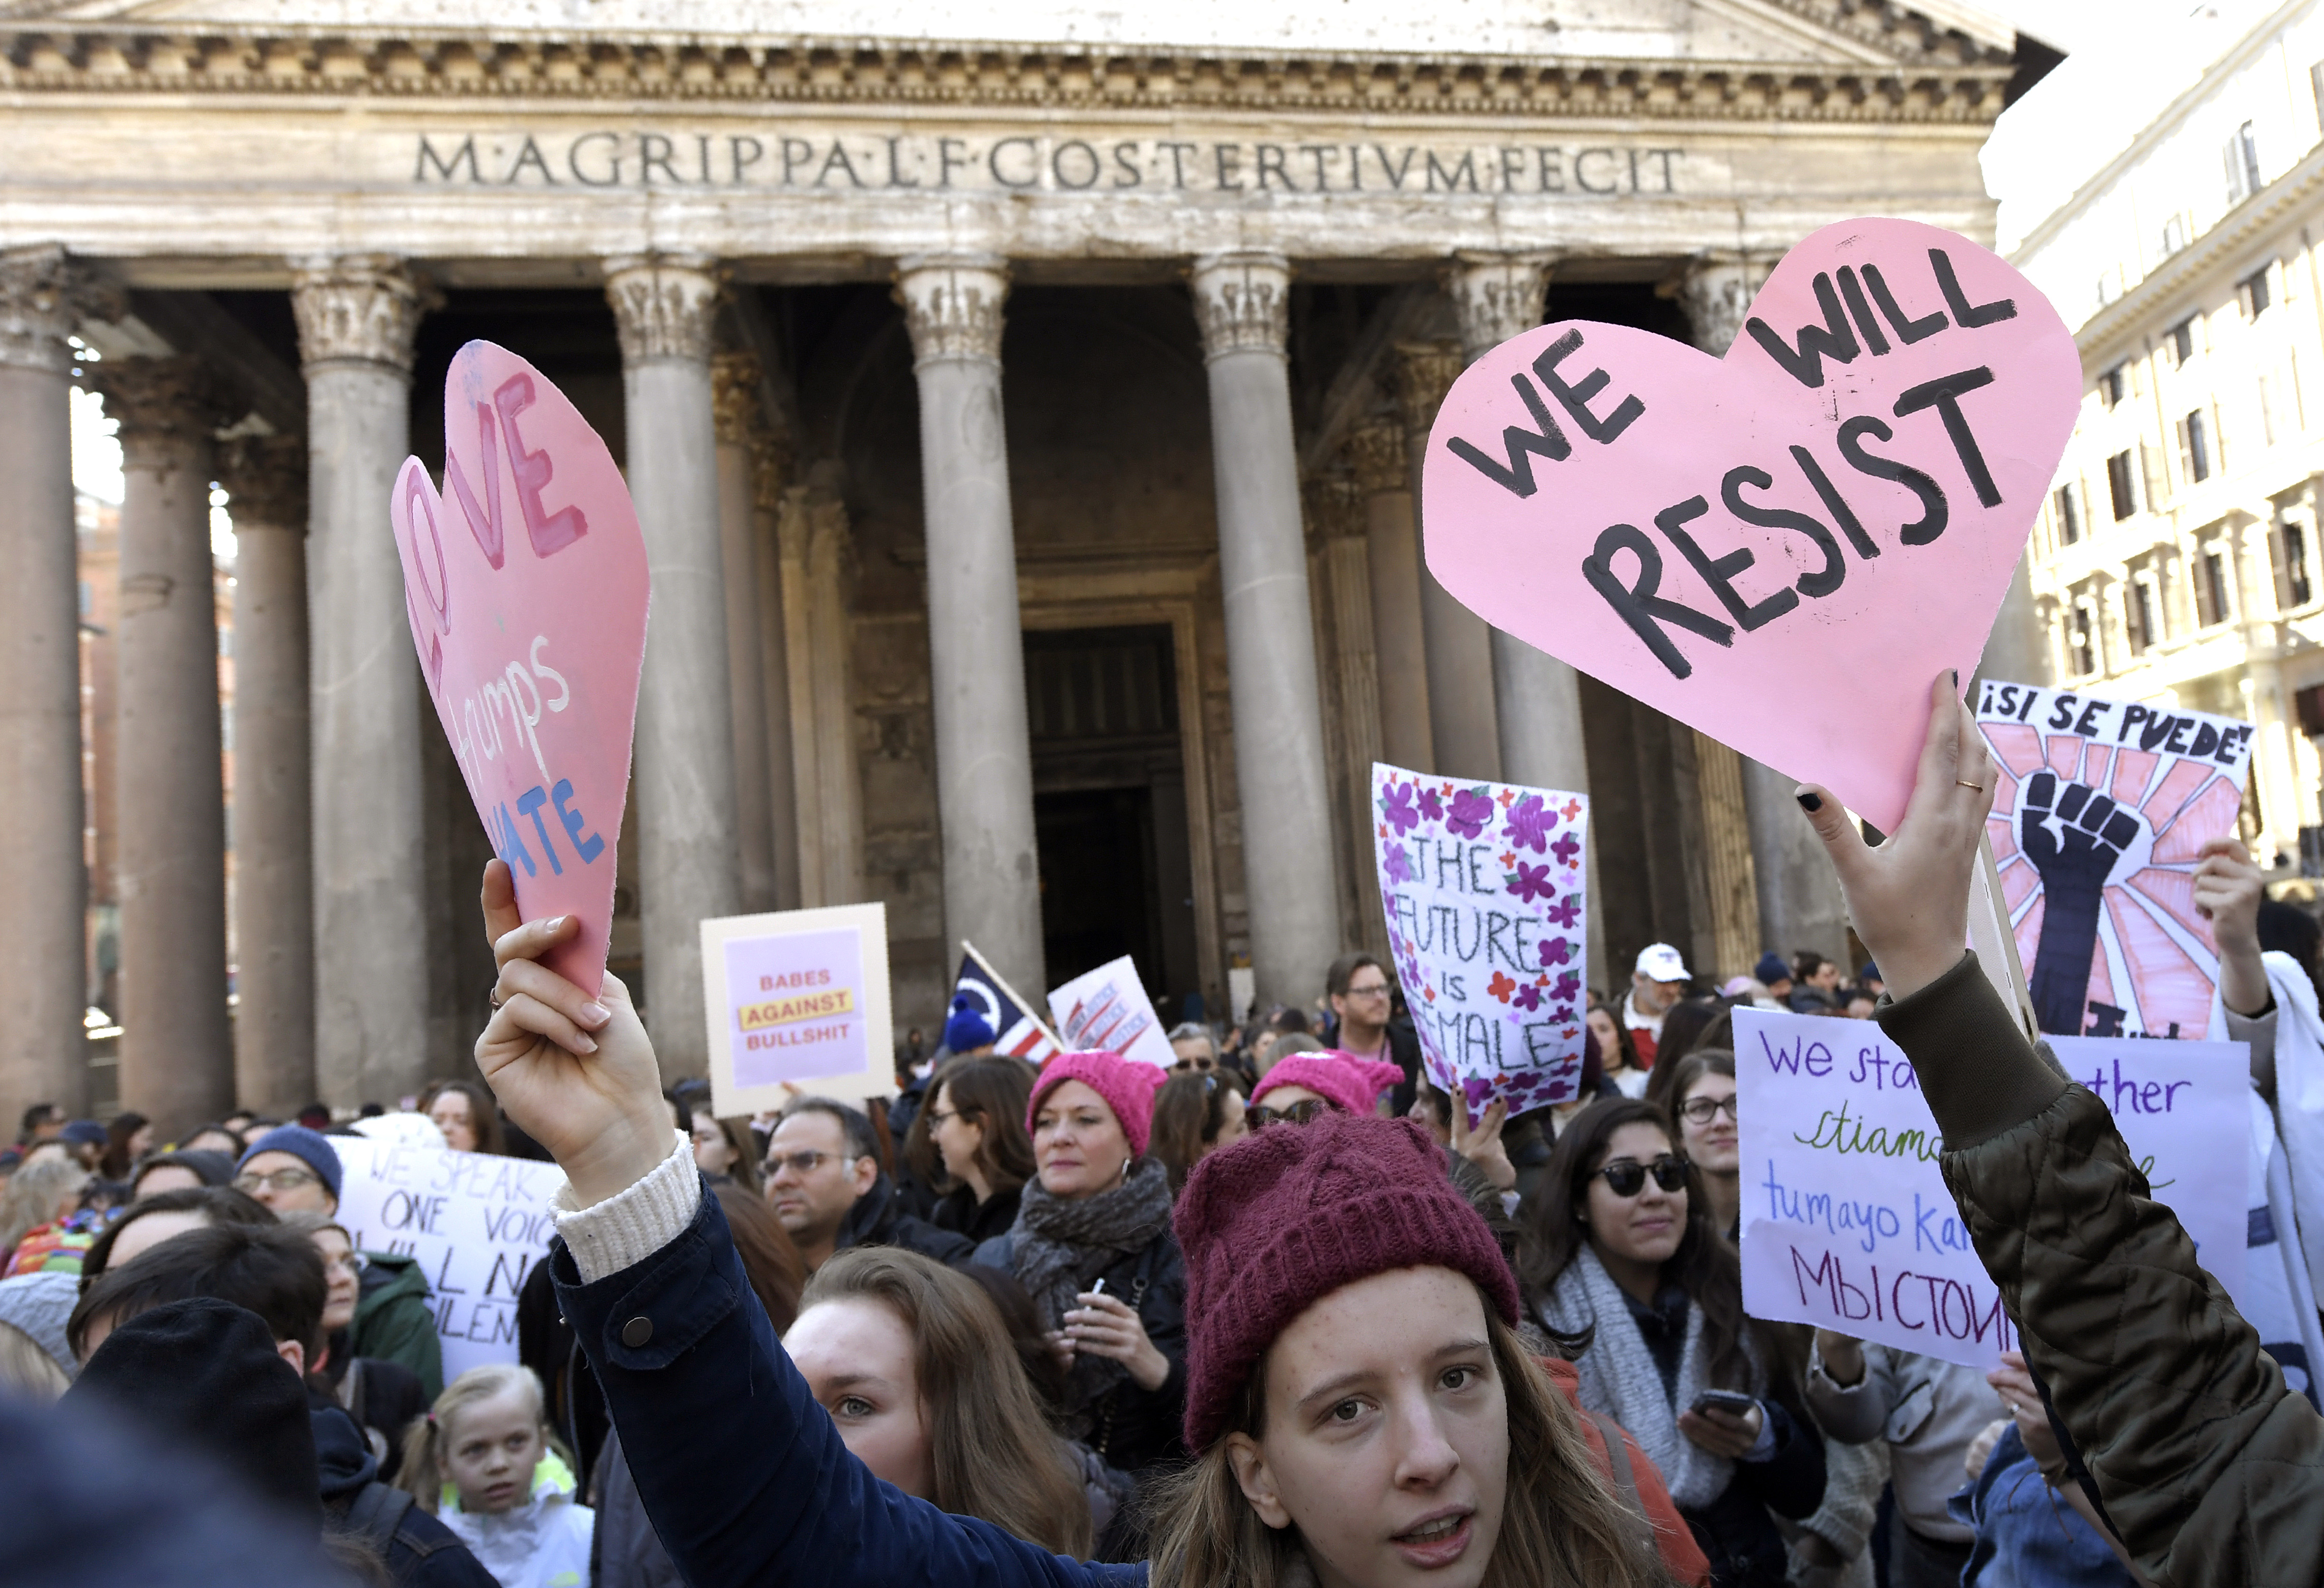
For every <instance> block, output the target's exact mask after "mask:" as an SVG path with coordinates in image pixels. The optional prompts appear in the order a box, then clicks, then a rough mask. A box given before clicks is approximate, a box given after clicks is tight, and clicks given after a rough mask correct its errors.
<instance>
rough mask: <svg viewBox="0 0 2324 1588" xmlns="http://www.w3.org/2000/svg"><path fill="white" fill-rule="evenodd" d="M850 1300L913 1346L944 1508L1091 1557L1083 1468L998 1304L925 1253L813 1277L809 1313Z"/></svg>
mask: <svg viewBox="0 0 2324 1588" xmlns="http://www.w3.org/2000/svg"><path fill="white" fill-rule="evenodd" d="M843 1297H857V1298H861V1299H862V1300H866V1301H874V1302H877V1303H879V1304H880V1305H881V1306H885V1307H886V1308H888V1310H889V1311H890V1312H892V1313H893V1314H895V1315H896V1316H897V1317H899V1318H900V1319H901V1320H902V1321H903V1325H904V1327H905V1329H906V1330H907V1331H908V1332H909V1333H910V1334H911V1336H912V1373H913V1376H914V1378H915V1379H917V1380H918V1384H919V1392H920V1405H921V1406H922V1408H924V1409H925V1411H926V1414H927V1424H928V1458H929V1459H928V1466H929V1470H930V1472H931V1473H933V1474H934V1476H935V1481H936V1493H935V1495H934V1496H933V1498H934V1500H936V1505H937V1506H938V1507H939V1508H940V1509H942V1510H948V1511H950V1512H952V1513H953V1514H954V1515H955V1516H967V1517H978V1518H982V1519H983V1520H985V1521H988V1522H991V1524H992V1525H993V1526H994V1527H997V1528H1003V1529H1005V1530H1007V1531H1008V1532H1010V1533H1014V1534H1015V1535H1016V1536H1017V1537H1019V1538H1022V1539H1024V1540H1026V1541H1027V1542H1028V1543H1031V1544H1037V1545H1039V1546H1041V1547H1042V1548H1044V1549H1047V1550H1049V1551H1052V1552H1053V1553H1055V1554H1057V1555H1063V1556H1072V1557H1074V1558H1076V1559H1078V1558H1079V1557H1081V1556H1084V1555H1086V1554H1088V1553H1089V1548H1090V1509H1089V1496H1088V1494H1087V1492H1086V1491H1084V1489H1083V1487H1082V1476H1081V1463H1080V1462H1079V1461H1078V1460H1076V1459H1075V1457H1074V1455H1073V1454H1072V1452H1071V1450H1070V1449H1069V1447H1068V1446H1067V1445H1065V1441H1064V1440H1062V1439H1060V1438H1058V1437H1057V1436H1056V1434H1054V1433H1052V1432H1051V1431H1050V1429H1049V1425H1048V1423H1047V1421H1046V1420H1045V1419H1044V1418H1043V1417H1042V1415H1041V1407H1040V1403H1039V1402H1038V1401H1037V1399H1035V1398H1034V1394H1033V1387H1032V1385H1031V1383H1030V1382H1029V1381H1028V1380H1027V1379H1026V1377H1025V1370H1024V1369H1023V1368H1022V1367H1020V1366H1019V1364H1018V1361H1017V1352H1016V1348H1015V1346H1014V1345H1013V1344H1012V1343H1011V1342H1010V1335H1009V1329H1008V1326H1007V1325H1005V1324H1003V1323H1002V1322H1001V1310H1000V1308H999V1307H997V1306H994V1305H993V1302H992V1298H991V1297H990V1296H989V1295H987V1294H986V1293H985V1291H984V1290H983V1289H982V1288H980V1287H979V1286H978V1285H977V1284H976V1283H975V1282H974V1281H973V1280H971V1279H964V1278H963V1277H962V1276H961V1275H959V1274H956V1273H954V1272H953V1271H952V1270H951V1269H947V1268H945V1266H944V1265H943V1264H941V1263H938V1262H936V1261H934V1260H931V1259H928V1258H925V1257H922V1256H920V1255H919V1254H918V1253H917V1252H911V1251H902V1250H900V1249H899V1248H897V1247H892V1246H859V1247H853V1248H851V1249H850V1250H848V1251H843V1252H841V1253H839V1254H838V1255H837V1256H836V1257H835V1258H833V1259H832V1260H830V1261H829V1262H826V1263H825V1264H824V1265H823V1267H821V1268H820V1269H816V1273H815V1278H814V1279H811V1280H809V1281H808V1282H807V1294H806V1295H805V1296H804V1297H801V1298H800V1306H801V1310H805V1309H806V1308H807V1307H811V1306H815V1305H816V1303H818V1302H824V1301H837V1300H840V1299H842V1298H843Z"/></svg>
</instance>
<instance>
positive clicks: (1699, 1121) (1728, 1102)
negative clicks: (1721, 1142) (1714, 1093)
mask: <svg viewBox="0 0 2324 1588" xmlns="http://www.w3.org/2000/svg"><path fill="white" fill-rule="evenodd" d="M1678 1112H1679V1117H1680V1118H1681V1119H1683V1120H1684V1121H1685V1122H1687V1123H1688V1124H1690V1125H1707V1124H1709V1123H1710V1122H1711V1116H1712V1115H1713V1114H1720V1113H1723V1114H1725V1115H1726V1116H1727V1117H1728V1118H1729V1119H1730V1120H1731V1119H1736V1118H1738V1117H1739V1116H1738V1114H1737V1113H1736V1112H1735V1095H1734V1094H1731V1093H1730V1094H1729V1095H1727V1096H1725V1097H1690V1098H1688V1099H1687V1100H1686V1105H1685V1106H1684V1107H1683V1108H1681V1109H1680V1110H1679V1111H1678Z"/></svg>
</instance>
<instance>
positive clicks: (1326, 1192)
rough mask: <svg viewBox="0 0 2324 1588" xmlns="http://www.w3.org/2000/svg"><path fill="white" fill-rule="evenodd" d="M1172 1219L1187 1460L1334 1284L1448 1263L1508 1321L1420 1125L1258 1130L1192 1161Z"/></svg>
mask: <svg viewBox="0 0 2324 1588" xmlns="http://www.w3.org/2000/svg"><path fill="white" fill-rule="evenodd" d="M1300 1057H1320V1056H1319V1055H1313V1054H1303V1055H1301V1056H1300ZM1290 1062H1291V1061H1290V1060H1288V1059H1286V1060H1285V1061H1284V1063H1285V1064H1288V1063H1290ZM1278 1067H1280V1066H1278ZM1303 1084H1304V1083H1303ZM1171 1223H1172V1224H1173V1226H1174V1227H1175V1228H1176V1231H1177V1233H1178V1246H1179V1250H1180V1251H1183V1252H1184V1253H1185V1260H1186V1423H1185V1432H1186V1448H1187V1449H1189V1450H1192V1451H1194V1452H1197V1453H1200V1452H1202V1451H1203V1450H1205V1449H1207V1448H1208V1447H1209V1446H1210V1445H1211V1443H1212V1442H1213V1440H1215V1439H1217V1438H1218V1437H1219V1436H1221V1435H1222V1434H1224V1433H1226V1432H1227V1431H1228V1426H1229V1424H1230V1422H1231V1419H1232V1417H1233V1416H1234V1408H1235V1403H1236V1400H1237V1398H1238V1397H1240V1394H1241V1393H1242V1390H1243V1387H1244V1386H1245V1385H1246V1384H1248V1383H1249V1382H1250V1375H1251V1373H1252V1372H1253V1371H1255V1370H1256V1369H1257V1368H1258V1366H1259V1362H1260V1360H1261V1359H1262V1358H1263V1357H1265V1356H1266V1354H1267V1350H1268V1347H1269V1346H1270V1345H1272V1344H1274V1343H1275V1341H1276V1337H1277V1335H1279V1334H1282V1333H1283V1331H1284V1330H1285V1329H1286V1328H1288V1327H1289V1326H1290V1325H1291V1322H1292V1320H1293V1319H1295V1318H1296V1317H1297V1316H1299V1315H1300V1314H1301V1313H1303V1312H1305V1311H1306V1310H1307V1309H1308V1308H1309V1307H1310V1306H1314V1304H1315V1303H1316V1302H1318V1301H1321V1300H1322V1299H1323V1297H1326V1296H1329V1295H1330V1294H1331V1293H1332V1292H1333V1291H1334V1290H1337V1289H1339V1288H1341V1287H1342V1286H1343V1285H1352V1284H1354V1283H1355V1282H1356V1281H1357V1280H1359V1279H1369V1278H1371V1277H1372V1276H1373V1275H1374V1274H1383V1273H1387V1272H1388V1271H1390V1270H1392V1269H1416V1268H1438V1269H1452V1271H1453V1272H1455V1273H1459V1274H1465V1275H1467V1276H1468V1277H1469V1278H1470V1279H1472V1280H1474V1281H1476V1285H1477V1288H1478V1289H1479V1290H1480V1291H1481V1292H1483V1294H1484V1298H1485V1305H1486V1306H1489V1307H1490V1308H1492V1310H1493V1311H1494V1312H1496V1313H1498V1314H1499V1315H1500V1318H1501V1321H1502V1322H1503V1323H1505V1324H1508V1325H1511V1326H1512V1327H1514V1326H1515V1325H1516V1324H1517V1276H1516V1275H1515V1274H1513V1273H1511V1272H1510V1271H1509V1265H1508V1259H1506V1258H1504V1257H1503V1256H1502V1255H1501V1248H1500V1245H1499V1242H1496V1241H1495V1240H1494V1239H1493V1233H1492V1232H1491V1231H1490V1230H1489V1229H1487V1228H1486V1227H1485V1221H1484V1220H1483V1219H1482V1218H1481V1217H1480V1216H1479V1214H1478V1213H1477V1210H1476V1209H1475V1208H1473V1207H1471V1206H1470V1205H1469V1202H1468V1199H1467V1198H1466V1197H1464V1196H1462V1195H1461V1193H1460V1192H1458V1191H1456V1190H1454V1189H1453V1187H1452V1177H1451V1175H1450V1173H1449V1172H1448V1170H1447V1168H1446V1166H1445V1158H1444V1149H1443V1148H1441V1147H1439V1146H1437V1145H1436V1143H1435V1142H1434V1141H1433V1140H1430V1139H1429V1136H1428V1132H1427V1131H1425V1130H1424V1129H1423V1128H1422V1127H1421V1125H1420V1123H1419V1122H1417V1121H1416V1120H1384V1119H1379V1118H1376V1117H1373V1116H1370V1115H1369V1114H1337V1113H1333V1114H1326V1115H1324V1116H1323V1118H1322V1119H1319V1120H1317V1121H1316V1122H1314V1123H1313V1124H1309V1125H1298V1126H1293V1125H1279V1126H1273V1127H1270V1128H1268V1129H1267V1130H1264V1131H1258V1132H1256V1133H1254V1134H1252V1135H1250V1136H1249V1137H1246V1138H1245V1139H1244V1140H1240V1141H1238V1142H1236V1143H1235V1144H1234V1145H1233V1146H1231V1147H1228V1148H1223V1149H1221V1150H1219V1151H1217V1152H1213V1153H1212V1154H1210V1155H1209V1156H1208V1157H1206V1158H1204V1159H1203V1160H1202V1161H1201V1162H1200V1163H1198V1164H1196V1165H1195V1166H1194V1172H1193V1173H1192V1174H1190V1175H1188V1176H1187V1177H1186V1189H1185V1191H1184V1192H1183V1193H1182V1194H1181V1195H1180V1196H1179V1198H1178V1208H1177V1212H1176V1214H1175V1215H1174V1216H1173V1218H1172V1220H1171Z"/></svg>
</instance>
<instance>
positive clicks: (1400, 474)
mask: <svg viewBox="0 0 2324 1588" xmlns="http://www.w3.org/2000/svg"><path fill="white" fill-rule="evenodd" d="M1348 457H1349V459H1350V461H1351V462H1352V463H1353V464H1354V466H1355V471H1356V488H1357V489H1358V490H1359V491H1360V492H1361V493H1362V494H1363V502H1364V508H1363V511H1364V549H1365V559H1366V562H1367V567H1368V571H1369V575H1370V578H1371V598H1372V599H1371V606H1372V654H1373V656H1374V658H1375V659H1376V671H1377V677H1378V680H1379V710H1380V754H1381V756H1382V758H1383V759H1385V760H1386V761H1388V762H1391V763H1392V764H1394V765H1397V766H1401V767H1409V768H1411V769H1412V770H1413V771H1422V772H1426V771H1435V770H1436V745H1435V742H1434V738H1433V737H1432V736H1431V733H1430V728H1429V718H1428V651H1427V646H1426V643H1425V641H1424V640H1423V639H1422V637H1421V628H1420V535H1419V526H1418V523H1417V522H1416V519H1415V517H1414V514H1413V495H1412V467H1411V462H1410V458H1409V455H1408V448H1406V446H1405V437H1404V424H1403V422H1402V421H1401V420H1397V419H1393V418H1390V417H1388V416H1387V415H1381V416H1379V417H1377V418H1374V419H1371V420H1367V421H1365V422H1364V423H1363V424H1361V425H1359V426H1357V427H1356V429H1355V430H1354V432H1353V433H1352V434H1351V435H1350V437H1349V438H1348ZM1370 830H1371V827H1370V824H1369V823H1366V824H1365V826H1364V831H1366V832H1369V831H1370Z"/></svg>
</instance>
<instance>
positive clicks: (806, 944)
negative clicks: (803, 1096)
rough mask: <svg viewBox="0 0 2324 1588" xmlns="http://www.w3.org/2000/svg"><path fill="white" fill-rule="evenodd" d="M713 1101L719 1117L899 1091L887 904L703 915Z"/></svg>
mask: <svg viewBox="0 0 2324 1588" xmlns="http://www.w3.org/2000/svg"><path fill="white" fill-rule="evenodd" d="M702 1002H703V1017H704V1020H705V1024H706V1027H707V1029H708V1030H709V1033H710V1105H711V1107H712V1108H714V1109H715V1110H716V1111H717V1113H718V1116H719V1117H720V1118H721V1119H732V1118H733V1117H735V1116H736V1115H738V1114H752V1113H760V1112H761V1111H763V1110H767V1109H774V1108H780V1107H782V1106H783V1105H784V1104H785V1103H787V1102H788V1101H789V1099H790V1098H791V1096H792V1095H793V1093H792V1091H791V1088H797V1089H798V1090H799V1091H806V1092H813V1093H817V1094H822V1095H824V1096H826V1097H887V1096H892V1095H893V1094H894V1093H895V1090H896V1057H895V1048H894V1046H893V1043H892V1041H891V1039H890V1034H891V1029H892V1028H891V1025H890V1014H889V1004H888V909H887V906H886V905H884V904H878V903H873V904H838V905H830V906H826V907H825V908H824V909H783V910H775V911H771V912H770V913H768V914H765V915H737V916H724V917H721V918H719V919H714V920H706V921H704V922H703V923H702Z"/></svg>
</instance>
